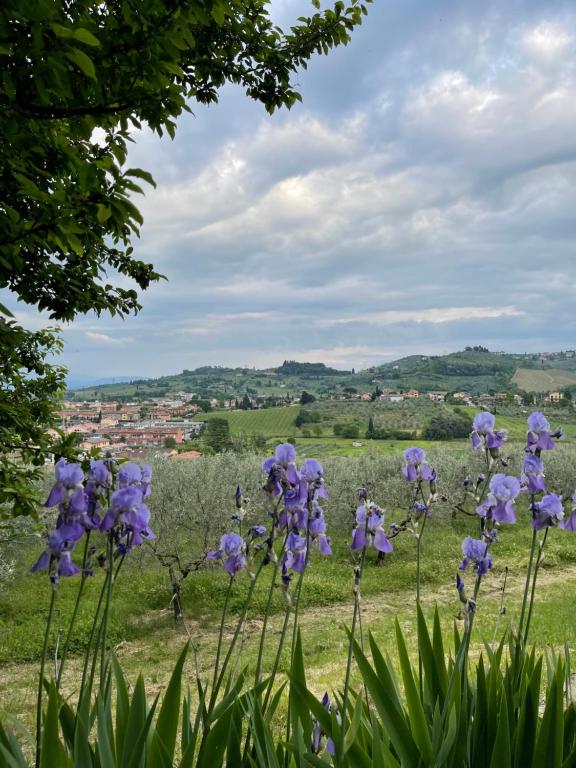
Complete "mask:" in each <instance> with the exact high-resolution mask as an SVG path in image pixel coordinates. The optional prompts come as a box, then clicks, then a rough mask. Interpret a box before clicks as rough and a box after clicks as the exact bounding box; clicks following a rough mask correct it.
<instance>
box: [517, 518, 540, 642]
mask: <svg viewBox="0 0 576 768" xmlns="http://www.w3.org/2000/svg"><path fill="white" fill-rule="evenodd" d="M536 537H537V534H536V530H535V529H532V544H531V546H530V559H529V560H528V569H527V571H526V584H525V585H524V597H523V599H522V610H521V611H520V620H519V622H518V635H519V636H520V637H521V636H522V627H523V625H524V616H525V614H526V604H527V602H528V592H529V591H530V578H531V576H532V565H533V563H534V552H535V551H536Z"/></svg>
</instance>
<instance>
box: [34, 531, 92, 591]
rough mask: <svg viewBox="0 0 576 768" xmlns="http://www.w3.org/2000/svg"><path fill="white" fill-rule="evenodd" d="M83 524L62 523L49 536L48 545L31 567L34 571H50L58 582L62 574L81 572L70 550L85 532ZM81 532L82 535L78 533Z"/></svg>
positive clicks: (69, 574)
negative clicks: (73, 560)
mask: <svg viewBox="0 0 576 768" xmlns="http://www.w3.org/2000/svg"><path fill="white" fill-rule="evenodd" d="M83 532H84V531H83V529H82V528H81V526H69V525H62V526H60V528H57V529H56V530H55V531H53V532H52V533H51V534H50V536H49V537H48V545H47V547H46V549H45V550H44V552H42V554H41V555H40V557H39V558H38V560H37V561H36V563H35V564H34V565H33V566H32V568H31V569H30V570H31V572H32V573H38V571H45V570H46V569H48V570H49V571H50V578H51V579H52V580H53V581H54V582H56V581H57V580H58V578H59V577H60V576H74V575H75V574H76V573H79V572H80V568H78V567H77V566H76V565H74V563H73V562H72V558H71V556H70V552H71V551H72V550H73V549H74V545H75V544H76V542H77V541H78V539H79V538H80V536H81V535H82V533H83ZM78 533H80V536H79V535H78Z"/></svg>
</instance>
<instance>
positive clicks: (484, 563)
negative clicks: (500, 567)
mask: <svg viewBox="0 0 576 768" xmlns="http://www.w3.org/2000/svg"><path fill="white" fill-rule="evenodd" d="M487 549H488V545H487V544H486V542H485V541H482V539H473V538H472V537H471V536H466V538H465V539H464V541H463V542H462V553H463V554H464V559H463V560H462V562H461V563H460V566H459V568H460V570H461V571H465V570H466V568H467V567H468V565H472V568H473V569H474V570H475V571H476V573H477V574H478V575H479V576H483V575H484V574H485V573H488V571H489V570H490V568H492V555H491V554H490V553H489V552H487V551H486V550H487ZM456 586H457V587H458V592H462V590H463V588H464V585H463V583H462V580H461V579H460V583H458V580H457V582H456Z"/></svg>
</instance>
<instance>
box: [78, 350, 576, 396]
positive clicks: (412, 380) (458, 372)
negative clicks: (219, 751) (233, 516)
mask: <svg viewBox="0 0 576 768" xmlns="http://www.w3.org/2000/svg"><path fill="white" fill-rule="evenodd" d="M571 384H576V358H575V357H569V356H568V355H567V354H566V355H564V353H538V354H534V355H523V354H504V353H501V352H490V351H488V350H487V349H484V348H482V347H473V348H466V349H465V350H464V351H462V352H453V353H451V354H448V355H411V356H409V357H403V358H401V359H400V360H395V361H393V362H391V363H385V364H383V365H380V366H376V367H373V368H369V369H368V370H365V371H359V372H358V373H355V372H354V371H338V370H336V369H335V368H330V367H328V366H326V365H325V364H324V363H301V362H297V361H296V360H285V361H284V362H283V364H282V365H281V366H279V367H277V368H268V369H264V370H257V369H254V368H228V367H224V366H203V367H201V368H196V369H194V370H188V369H184V370H183V371H182V373H179V374H175V375H172V376H162V377H160V378H158V379H139V380H137V381H132V382H130V383H115V384H109V385H105V386H93V385H90V387H89V388H88V389H83V390H78V397H80V398H86V399H94V398H105V399H106V398H108V399H121V400H125V401H126V400H143V399H146V398H149V397H164V396H167V395H170V393H173V392H185V393H187V394H189V395H190V397H191V398H193V397H194V398H198V399H211V398H217V399H219V400H224V399H227V398H238V397H240V398H241V397H243V396H244V395H245V394H248V395H250V396H253V397H256V396H258V397H261V398H265V399H266V398H270V399H276V400H277V401H278V399H282V400H283V401H284V402H289V401H290V400H292V399H293V398H294V397H297V396H299V395H300V393H301V392H302V390H306V391H308V392H310V393H312V394H314V395H319V396H322V395H329V394H337V395H338V394H340V395H343V394H348V395H353V394H356V393H360V392H372V391H374V389H375V388H376V387H379V388H380V389H392V390H408V389H418V390H421V391H423V392H428V391H430V390H441V391H446V392H455V391H456V392H458V391H462V392H468V393H470V394H481V393H483V392H490V391H492V392H494V391H497V392H503V391H515V390H517V389H526V390H529V391H535V392H537V391H549V390H554V389H560V388H562V387H565V386H568V385H571Z"/></svg>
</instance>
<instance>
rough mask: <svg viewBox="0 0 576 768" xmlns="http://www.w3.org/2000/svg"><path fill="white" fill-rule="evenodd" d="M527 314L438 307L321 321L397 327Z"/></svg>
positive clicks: (511, 309) (324, 323)
mask: <svg viewBox="0 0 576 768" xmlns="http://www.w3.org/2000/svg"><path fill="white" fill-rule="evenodd" d="M524 314H526V313H525V312H523V311H521V310H518V309H515V308H514V307H436V308H432V309H419V310H418V309H415V310H411V309H396V310H389V311H386V312H366V313H363V314H358V315H350V316H347V317H342V318H337V319H332V320H319V321H318V324H319V325H320V326H322V327H331V326H338V325H349V324H353V323H354V324H355V323H365V324H367V325H397V324H398V323H432V324H433V325H437V324H441V323H454V322H456V321H459V320H480V319H484V318H501V317H521V316H522V315H524Z"/></svg>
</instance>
